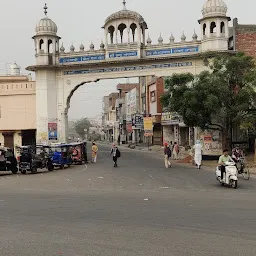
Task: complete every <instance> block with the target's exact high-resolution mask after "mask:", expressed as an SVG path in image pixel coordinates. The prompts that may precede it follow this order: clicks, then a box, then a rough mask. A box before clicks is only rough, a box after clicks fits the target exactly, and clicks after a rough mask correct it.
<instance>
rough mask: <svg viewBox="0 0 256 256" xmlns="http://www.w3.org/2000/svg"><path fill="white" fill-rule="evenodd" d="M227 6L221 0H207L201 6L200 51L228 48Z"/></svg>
mask: <svg viewBox="0 0 256 256" xmlns="http://www.w3.org/2000/svg"><path fill="white" fill-rule="evenodd" d="M227 10H228V7H227V5H226V3H225V2H224V1H223V0H207V2H206V3H205V4H204V6H203V8H202V14H203V18H202V19H200V20H199V21H198V22H199V24H200V25H201V40H202V51H203V52H206V51H224V50H228V22H229V21H230V17H228V16H227Z"/></svg>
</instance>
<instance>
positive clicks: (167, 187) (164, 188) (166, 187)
mask: <svg viewBox="0 0 256 256" xmlns="http://www.w3.org/2000/svg"><path fill="white" fill-rule="evenodd" d="M161 188H162V189H169V188H170V187H161Z"/></svg>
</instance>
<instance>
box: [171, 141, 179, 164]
mask: <svg viewBox="0 0 256 256" xmlns="http://www.w3.org/2000/svg"><path fill="white" fill-rule="evenodd" d="M179 153H180V147H179V145H178V143H177V142H176V141H175V142H174V145H173V158H174V159H175V160H178V159H179Z"/></svg>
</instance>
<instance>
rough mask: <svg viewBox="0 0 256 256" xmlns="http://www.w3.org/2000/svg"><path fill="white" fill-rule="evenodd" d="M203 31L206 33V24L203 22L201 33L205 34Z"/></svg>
mask: <svg viewBox="0 0 256 256" xmlns="http://www.w3.org/2000/svg"><path fill="white" fill-rule="evenodd" d="M205 33H206V24H205V23H204V25H203V35H204V36H205Z"/></svg>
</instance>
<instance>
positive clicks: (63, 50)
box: [60, 44, 65, 52]
mask: <svg viewBox="0 0 256 256" xmlns="http://www.w3.org/2000/svg"><path fill="white" fill-rule="evenodd" d="M60 52H65V47H64V46H63V44H62V45H61V47H60Z"/></svg>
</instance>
